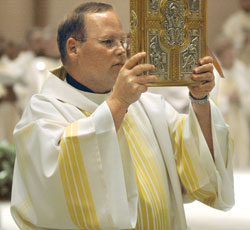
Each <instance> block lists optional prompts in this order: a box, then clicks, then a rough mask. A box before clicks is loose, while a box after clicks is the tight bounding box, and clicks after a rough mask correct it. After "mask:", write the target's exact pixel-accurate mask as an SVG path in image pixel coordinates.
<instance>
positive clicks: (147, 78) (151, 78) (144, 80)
mask: <svg viewBox="0 0 250 230" xmlns="http://www.w3.org/2000/svg"><path fill="white" fill-rule="evenodd" d="M157 80H158V77H157V76H155V75H144V76H139V77H137V79H136V82H137V84H140V85H146V84H148V83H153V82H156V81H157Z"/></svg>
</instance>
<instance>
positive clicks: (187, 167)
mask: <svg viewBox="0 0 250 230" xmlns="http://www.w3.org/2000/svg"><path fill="white" fill-rule="evenodd" d="M184 123H185V118H183V119H182V121H181V122H180V123H179V124H178V125H177V133H176V136H175V142H176V148H177V153H176V154H177V171H178V174H179V176H180V178H181V181H182V183H183V185H184V187H185V189H186V190H187V192H188V194H189V196H190V197H192V198H193V199H198V200H202V202H204V203H205V204H207V205H210V206H212V205H213V204H214V202H215V200H216V194H214V193H212V192H209V191H206V190H203V189H201V187H200V184H199V179H198V177H197V174H196V172H195V169H194V167H193V165H192V161H191V159H190V157H189V154H188V152H187V149H186V146H185V143H184V140H183V127H184Z"/></svg>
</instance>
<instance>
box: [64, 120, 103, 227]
mask: <svg viewBox="0 0 250 230" xmlns="http://www.w3.org/2000/svg"><path fill="white" fill-rule="evenodd" d="M77 133H78V122H74V123H73V124H72V125H70V126H68V127H67V128H66V131H65V136H64V137H63V138H62V140H61V152H60V155H59V167H60V172H61V177H62V183H63V188H64V192H65V196H66V200H67V205H68V209H69V213H70V216H71V218H72V221H73V223H74V224H75V225H76V226H77V227H78V228H90V227H91V228H95V229H99V224H98V220H97V216H96V210H95V206H94V202H93V198H92V194H91V190H90V187H89V183H88V179H87V173H86V170H85V166H84V163H83V159H82V156H81V151H80V144H79V140H78V135H77Z"/></svg>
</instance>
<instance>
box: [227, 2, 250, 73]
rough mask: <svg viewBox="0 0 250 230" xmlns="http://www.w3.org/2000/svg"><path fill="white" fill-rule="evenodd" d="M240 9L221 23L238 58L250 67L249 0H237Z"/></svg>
mask: <svg viewBox="0 0 250 230" xmlns="http://www.w3.org/2000/svg"><path fill="white" fill-rule="evenodd" d="M239 4H240V9H239V10H237V11H236V12H235V13H234V14H232V15H231V16H230V17H229V18H228V19H227V20H226V22H225V23H224V25H223V32H224V33H225V35H226V36H227V37H229V38H230V39H232V41H233V45H234V48H235V51H236V57H237V58H239V59H240V60H241V61H242V62H244V63H245V64H246V65H248V67H249V68H250V58H249V57H250V55H249V54H250V0H239Z"/></svg>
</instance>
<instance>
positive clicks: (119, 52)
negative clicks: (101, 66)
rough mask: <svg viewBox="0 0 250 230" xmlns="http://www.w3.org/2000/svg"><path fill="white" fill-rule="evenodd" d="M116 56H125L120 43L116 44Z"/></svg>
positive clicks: (124, 49)
mask: <svg viewBox="0 0 250 230" xmlns="http://www.w3.org/2000/svg"><path fill="white" fill-rule="evenodd" d="M115 54H116V55H125V54H126V48H125V47H124V46H123V44H122V43H120V42H119V43H118V45H117V48H116V49H115Z"/></svg>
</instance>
